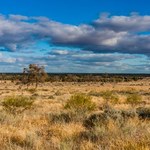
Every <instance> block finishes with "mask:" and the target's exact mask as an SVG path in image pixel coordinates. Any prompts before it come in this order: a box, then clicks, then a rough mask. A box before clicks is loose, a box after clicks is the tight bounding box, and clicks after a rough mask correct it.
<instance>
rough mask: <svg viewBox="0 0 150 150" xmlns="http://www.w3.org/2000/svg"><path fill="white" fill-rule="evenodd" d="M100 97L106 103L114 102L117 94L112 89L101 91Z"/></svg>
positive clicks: (116, 99) (117, 98) (116, 101)
mask: <svg viewBox="0 0 150 150" xmlns="http://www.w3.org/2000/svg"><path fill="white" fill-rule="evenodd" d="M102 97H103V99H104V100H105V102H106V103H108V102H110V103H113V104H116V103H118V101H119V97H118V95H117V94H116V93H114V92H112V91H105V92H102Z"/></svg>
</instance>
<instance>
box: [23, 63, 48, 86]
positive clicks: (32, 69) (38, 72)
mask: <svg viewBox="0 0 150 150" xmlns="http://www.w3.org/2000/svg"><path fill="white" fill-rule="evenodd" d="M46 78H47V73H46V72H45V68H44V67H43V66H39V65H37V64H30V65H29V67H28V68H24V69H23V78H22V80H21V82H22V83H23V84H25V85H27V88H28V87H29V86H30V85H31V84H32V85H33V84H34V83H35V88H37V87H38V85H39V83H42V82H44V81H45V80H46Z"/></svg>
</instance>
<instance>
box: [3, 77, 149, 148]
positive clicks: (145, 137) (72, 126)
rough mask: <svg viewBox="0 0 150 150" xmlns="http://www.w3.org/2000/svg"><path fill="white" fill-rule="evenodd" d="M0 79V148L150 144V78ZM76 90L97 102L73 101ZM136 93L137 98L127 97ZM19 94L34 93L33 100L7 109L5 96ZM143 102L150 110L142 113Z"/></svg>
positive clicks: (28, 95)
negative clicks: (28, 81) (33, 82)
mask: <svg viewBox="0 0 150 150" xmlns="http://www.w3.org/2000/svg"><path fill="white" fill-rule="evenodd" d="M0 82H1V83H0V85H1V86H0V150H117V149H118V150H132V149H133V150H149V149H150V116H148V115H149V114H150V78H144V79H142V80H139V81H132V82H120V83H105V84H101V83H98V82H97V83H94V82H91V83H90V82H88V83H87V82H85V83H72V82H70V83H69V82H54V83H50V82H47V83H44V84H42V85H39V87H38V88H37V89H36V90H35V89H34V87H32V86H31V87H29V89H26V87H25V86H23V87H21V86H20V85H16V84H15V83H12V82H11V81H6V82H4V81H0ZM73 95H79V97H76V98H79V101H80V98H81V97H82V96H83V97H84V96H85V97H86V96H87V99H89V101H90V102H91V103H92V104H94V108H92V109H89V106H88V107H86V106H85V105H84V104H83V105H82V104H81V106H80V104H77V105H78V106H77V107H76V106H73V107H67V106H66V105H67V103H68V102H69V100H71V99H73V98H72V96H73ZM81 95H82V96H81ZM131 95H134V96H135V97H136V98H135V103H134V102H132V101H127V98H128V97H129V96H131ZM18 96H19V97H21V96H24V97H29V98H30V99H31V100H32V101H33V104H32V106H31V107H30V108H28V109H25V110H23V111H19V110H17V109H22V108H18V107H17V109H15V108H13V107H14V106H11V110H8V109H6V107H5V106H4V105H3V104H4V103H3V102H4V101H7V99H8V98H10V97H13V98H14V99H15V98H16V97H18ZM80 96H81V97H80ZM114 97H117V98H114ZM133 98H134V97H133ZM81 99H82V98H81ZM131 99H132V97H131ZM91 103H89V104H87V105H90V107H91ZM85 107H86V109H85ZM138 108H142V112H143V111H146V113H147V114H148V115H145V116H144V118H141V117H140V115H139V114H138V113H136V112H137V110H138ZM9 109H10V108H9ZM145 109H146V110H145ZM82 110H83V111H82ZM122 112H125V115H126V114H127V115H126V116H127V117H126V118H125V117H124V116H122V114H124V113H122ZM113 114H114V116H113ZM91 116H95V117H93V118H94V119H91V118H92V117H91ZM90 117H91V118H90ZM142 117H143V116H142ZM95 118H96V119H95Z"/></svg>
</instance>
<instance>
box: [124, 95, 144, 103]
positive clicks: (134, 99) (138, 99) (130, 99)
mask: <svg viewBox="0 0 150 150" xmlns="http://www.w3.org/2000/svg"><path fill="white" fill-rule="evenodd" d="M141 101H142V96H141V95H138V94H130V95H128V96H127V99H126V103H128V104H131V105H136V104H139V103H140V102H141Z"/></svg>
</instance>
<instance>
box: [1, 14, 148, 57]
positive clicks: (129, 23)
mask: <svg viewBox="0 0 150 150" xmlns="http://www.w3.org/2000/svg"><path fill="white" fill-rule="evenodd" d="M149 31H150V16H140V15H138V14H131V15H130V16H109V15H108V16H107V15H101V16H100V17H99V18H98V19H97V20H94V21H92V22H91V23H89V24H81V25H71V24H63V23H61V22H56V21H53V20H50V19H48V18H46V17H27V16H21V15H9V16H4V15H1V16H0V47H1V51H12V52H13V51H17V50H20V49H22V48H24V47H27V46H30V45H31V44H34V43H35V42H36V41H39V40H45V41H46V42H48V43H49V44H54V45H59V46H68V47H79V48H81V49H82V50H86V51H93V52H95V53H114V52H117V53H128V54H144V55H147V56H150V32H149Z"/></svg>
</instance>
